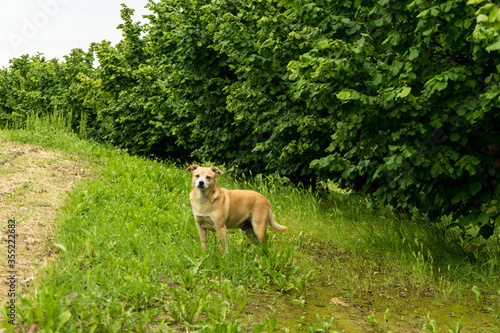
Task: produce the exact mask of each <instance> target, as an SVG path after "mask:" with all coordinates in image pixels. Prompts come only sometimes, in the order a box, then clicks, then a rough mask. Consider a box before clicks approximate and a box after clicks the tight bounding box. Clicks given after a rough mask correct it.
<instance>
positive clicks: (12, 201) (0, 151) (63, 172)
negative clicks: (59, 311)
mask: <svg viewBox="0 0 500 333" xmlns="http://www.w3.org/2000/svg"><path fill="white" fill-rule="evenodd" d="M88 167H89V163H88V162H86V161H85V160H83V159H82V158H80V157H76V156H72V155H70V154H67V153H63V152H60V151H54V150H50V149H46V148H42V147H39V146H32V145H27V144H22V143H17V142H10V141H6V140H3V139H0V279H1V281H3V282H2V283H6V282H5V281H6V277H7V272H8V271H10V269H9V268H8V266H7V239H8V238H7V222H8V220H9V219H15V220H16V224H17V227H16V244H15V245H16V259H15V260H16V262H15V271H17V278H18V287H17V288H18V291H21V290H22V288H23V287H25V286H27V284H29V283H31V282H32V281H33V280H34V279H36V278H37V270H38V268H39V267H40V266H41V265H43V263H44V262H45V261H46V260H51V259H52V258H53V248H52V247H51V246H49V245H50V244H52V243H53V241H54V229H55V226H54V219H55V217H56V215H57V210H58V209H59V208H60V207H61V206H62V204H63V201H64V200H65V198H66V191H69V190H71V189H72V187H73V186H74V184H75V183H76V182H78V181H80V180H82V179H84V178H88V177H90V176H91V174H90V173H89V171H88V169H89V168H88ZM6 301H7V291H6V288H1V289H0V304H4V303H5V302H6Z"/></svg>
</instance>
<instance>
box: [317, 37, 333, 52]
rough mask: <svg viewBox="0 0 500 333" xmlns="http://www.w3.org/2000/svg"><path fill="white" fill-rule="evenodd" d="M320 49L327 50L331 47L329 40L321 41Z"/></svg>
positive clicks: (319, 43)
mask: <svg viewBox="0 0 500 333" xmlns="http://www.w3.org/2000/svg"><path fill="white" fill-rule="evenodd" d="M317 45H318V49H320V50H321V49H327V48H329V47H330V42H329V41H328V39H323V40H322V41H319V42H318V44H317Z"/></svg>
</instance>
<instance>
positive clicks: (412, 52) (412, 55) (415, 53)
mask: <svg viewBox="0 0 500 333" xmlns="http://www.w3.org/2000/svg"><path fill="white" fill-rule="evenodd" d="M419 54H420V51H419V50H418V49H410V55H409V57H408V59H410V60H413V59H416V58H417V57H418V55H419Z"/></svg>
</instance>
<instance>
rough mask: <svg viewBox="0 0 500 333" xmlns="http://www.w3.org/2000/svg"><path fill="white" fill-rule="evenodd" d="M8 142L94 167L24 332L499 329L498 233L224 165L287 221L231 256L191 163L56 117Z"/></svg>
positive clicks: (53, 244)
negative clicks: (138, 151) (198, 207)
mask: <svg viewBox="0 0 500 333" xmlns="http://www.w3.org/2000/svg"><path fill="white" fill-rule="evenodd" d="M0 138H3V139H6V140H10V141H16V142H24V143H29V144H32V145H37V146H42V147H46V148H47V149H48V148H51V149H55V150H57V151H61V152H65V153H66V154H71V156H73V157H74V158H78V159H84V160H85V161H86V163H87V164H86V165H87V167H88V168H89V170H88V173H89V174H92V175H93V176H92V177H89V178H85V179H82V180H80V181H79V182H78V185H77V186H76V187H75V188H74V189H73V190H72V191H70V192H68V198H67V200H66V202H65V203H64V205H62V207H61V210H60V211H59V213H58V215H57V217H56V219H55V226H56V227H55V232H54V234H55V238H54V239H50V240H47V241H46V243H45V245H44V246H46V247H47V248H50V249H52V250H53V251H55V252H57V260H52V261H49V262H48V263H47V264H46V265H44V267H42V268H41V271H40V273H39V277H38V278H37V279H36V281H35V283H34V284H32V285H31V286H30V287H28V288H25V289H24V290H23V293H22V294H19V295H18V296H17V303H16V304H17V308H16V310H17V312H18V325H17V326H16V328H15V330H18V331H26V329H27V328H28V327H30V325H31V328H33V329H34V331H35V332H36V331H40V330H41V329H42V328H43V329H45V331H46V332H49V331H50V330H52V331H59V332H122V331H134V332H273V331H276V330H277V331H283V332H422V331H429V332H448V331H449V332H500V303H499V300H500V288H499V285H500V281H499V276H500V269H499V264H500V256H499V244H498V239H492V240H490V243H489V244H487V246H484V242H483V241H474V240H472V239H469V238H468V237H467V235H462V234H460V233H459V232H458V231H456V230H447V229H446V227H445V225H446V221H444V222H443V224H437V225H436V224H435V225H430V224H428V223H426V222H425V221H420V220H409V219H406V218H404V217H401V216H397V215H396V214H394V213H393V212H392V211H391V210H390V209H388V208H384V209H377V210H375V209H368V208H366V207H367V205H366V201H365V200H364V199H363V198H361V197H359V196H356V195H354V194H349V193H346V192H343V191H340V190H338V189H337V188H336V187H335V185H334V184H323V188H324V189H323V190H322V191H321V192H320V193H319V192H318V193H315V192H312V191H310V190H307V189H302V188H300V187H297V186H295V185H293V184H292V183H291V182H290V181H289V180H288V179H284V178H279V177H263V176H261V175H247V176H246V177H240V178H238V179H236V178H234V177H231V172H230V170H227V169H224V167H223V166H222V167H221V168H222V169H223V170H224V171H225V172H226V171H227V172H226V174H225V175H223V176H220V177H219V178H218V180H219V184H220V185H221V186H223V187H226V188H230V189H236V188H244V189H252V190H256V191H258V192H261V193H262V194H264V195H265V196H266V197H267V198H269V200H270V201H271V204H272V205H273V212H274V214H275V218H276V220H277V221H278V222H279V223H280V224H282V225H285V226H287V227H288V228H289V231H287V232H283V233H277V232H274V231H269V233H268V235H269V237H268V239H267V243H266V245H265V246H263V247H254V246H253V245H251V244H250V242H248V240H247V239H246V237H244V236H243V235H242V234H240V233H239V232H234V233H231V234H230V235H228V244H229V255H228V256H226V257H224V258H223V257H221V255H220V252H219V246H218V243H217V240H216V237H215V235H213V234H209V237H208V251H207V253H202V251H201V246H200V242H199V239H198V235H197V231H196V226H195V222H194V219H193V217H192V214H191V208H190V202H189V191H190V173H188V172H186V171H185V169H186V167H187V166H184V165H175V164H173V163H170V162H163V161H156V160H151V159H145V158H140V157H134V156H129V155H128V154H126V153H124V152H122V151H120V150H117V149H113V148H109V147H104V146H102V145H99V144H96V143H92V142H88V141H86V140H82V139H79V138H78V137H77V136H76V135H74V134H72V133H70V132H69V131H68V130H66V129H65V123H64V121H63V120H61V119H57V118H52V119H44V120H41V119H32V120H31V121H30V122H29V125H28V129H16V130H3V131H1V132H0ZM255 255H258V257H259V260H258V261H257V262H255V261H254V258H255ZM3 256H4V257H5V256H6V255H3ZM2 260H4V258H2ZM2 263H3V261H2ZM2 269H3V268H2ZM5 311H7V309H6V308H3V312H4V313H5ZM3 325H4V327H5V329H6V330H7V331H9V332H13V331H14V329H13V328H11V327H10V326H9V325H8V324H6V323H5V322H4V324H3Z"/></svg>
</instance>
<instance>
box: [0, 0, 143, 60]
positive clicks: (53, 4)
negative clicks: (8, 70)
mask: <svg viewBox="0 0 500 333" xmlns="http://www.w3.org/2000/svg"><path fill="white" fill-rule="evenodd" d="M122 3H125V4H126V5H127V7H129V8H133V9H135V14H134V17H133V20H134V22H136V21H141V22H143V23H144V22H147V19H144V18H143V17H142V15H146V14H149V13H150V12H149V10H148V9H146V8H144V6H145V5H146V4H147V3H148V0H0V68H2V67H8V66H9V60H10V59H12V58H18V57H20V56H21V55H23V54H30V55H35V54H37V53H38V52H40V53H43V55H44V56H45V57H46V58H47V59H51V58H58V59H60V60H62V59H63V56H64V55H68V54H69V53H70V52H71V50H72V49H74V48H81V49H83V50H84V51H88V48H89V46H90V43H92V42H101V41H102V40H108V41H111V42H112V43H113V45H114V44H116V43H117V42H118V41H120V39H121V38H122V36H121V30H118V29H116V27H117V26H118V25H119V24H120V23H122V22H123V21H122V19H121V17H120V9H121V4H122Z"/></svg>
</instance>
